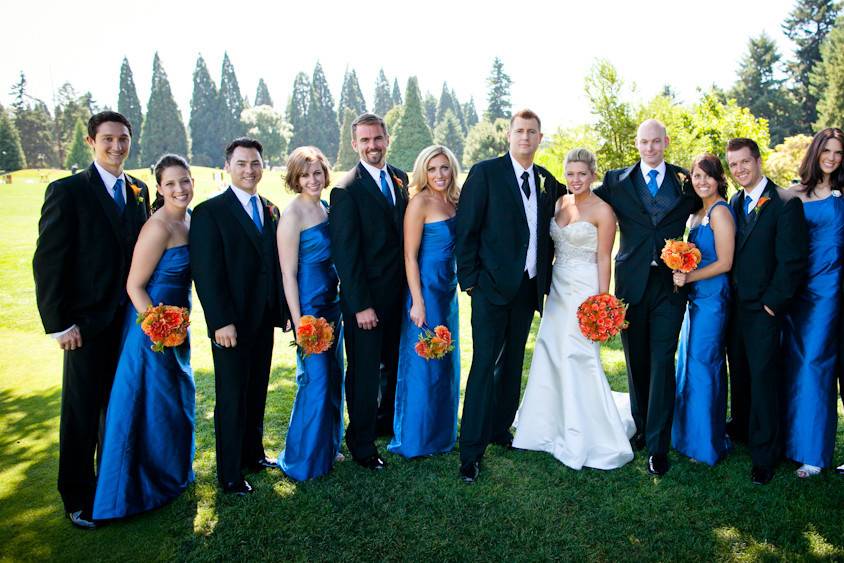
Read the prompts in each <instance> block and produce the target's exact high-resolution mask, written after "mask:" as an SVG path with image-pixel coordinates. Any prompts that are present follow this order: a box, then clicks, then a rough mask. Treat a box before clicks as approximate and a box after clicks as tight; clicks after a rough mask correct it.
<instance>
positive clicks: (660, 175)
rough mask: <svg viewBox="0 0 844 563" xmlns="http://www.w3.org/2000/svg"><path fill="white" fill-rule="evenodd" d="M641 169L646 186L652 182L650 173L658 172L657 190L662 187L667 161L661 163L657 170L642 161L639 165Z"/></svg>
mask: <svg viewBox="0 0 844 563" xmlns="http://www.w3.org/2000/svg"><path fill="white" fill-rule="evenodd" d="M639 169H640V170H641V171H642V178H644V179H645V185H646V186H647V185H648V182H650V181H651V177H650V172H651V170H656V188H657V189H659V188H661V187H662V181H663V180H665V161H664V160H663V161H662V162H660V163H659V164H658V165H657V166H656V168H651V167H650V166H648V165H647V164H645V161H644V160H643V161H641V163H640V165H639Z"/></svg>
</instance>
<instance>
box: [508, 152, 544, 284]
mask: <svg viewBox="0 0 844 563" xmlns="http://www.w3.org/2000/svg"><path fill="white" fill-rule="evenodd" d="M510 161H511V162H512V163H513V172H514V173H515V174H516V184H517V185H518V186H519V195H520V196H522V204H523V205H524V207H525V216H526V217H527V224H528V231H529V232H530V238H529V239H528V249H527V254H526V255H525V271H526V272H527V273H528V277H529V278H531V279H533V278H535V277H536V244H537V242H536V241H537V239H536V206H537V201H536V200H537V199H539V198H538V197H537V191H536V171H535V169H534V166H533V164H531V165H530V166H529V167H528V168H527V169H525V168H522V165H521V164H519V162H518V161H517V160H516V159H515V158H513V155H512V154H511V155H510ZM524 172H527V173H528V185H529V186H530V197H527V196H525V192H524V191H522V174H523V173H524Z"/></svg>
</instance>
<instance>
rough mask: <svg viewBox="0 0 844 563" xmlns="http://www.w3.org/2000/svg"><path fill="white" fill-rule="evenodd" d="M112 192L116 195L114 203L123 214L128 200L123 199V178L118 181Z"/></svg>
mask: <svg viewBox="0 0 844 563" xmlns="http://www.w3.org/2000/svg"><path fill="white" fill-rule="evenodd" d="M112 190H113V191H114V195H113V196H112V197H113V198H114V203H116V204H117V209H118V210H119V211H120V213H123V210H124V209H125V208H126V199H125V198H124V197H123V178H118V179H117V181H116V182H115V183H114V187H113V188H112Z"/></svg>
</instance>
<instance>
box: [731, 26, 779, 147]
mask: <svg viewBox="0 0 844 563" xmlns="http://www.w3.org/2000/svg"><path fill="white" fill-rule="evenodd" d="M779 62H780V54H779V51H778V50H777V45H776V43H774V41H773V40H772V39H771V38H770V37H768V36H767V35H766V34H765V33H762V34H761V35H760V36H759V37H755V38H751V39H750V41H749V43H748V52H747V54H746V55H745V56H744V58H743V59H742V61H741V63H740V66H739V71H738V79H737V80H736V83H735V86H733V90H732V95H733V97H735V99H736V101H737V102H738V103H739V105H741V106H744V107H746V108H748V109H749V110H750V112H751V113H752V114H753V115H755V116H757V117H764V118H766V119H767V120H768V123H769V124H770V131H771V140H772V141H773V142H774V144H779V143H781V142H782V140H783V139H784V138H785V137H786V135H788V133H789V132H790V131H791V130H792V127H793V122H792V117H793V116H792V112H793V110H794V103H793V102H792V100H791V98H790V96H789V94H788V91H787V90H786V89H785V87H784V86H783V82H784V80H783V79H781V78H778V77H777V66H778V65H779Z"/></svg>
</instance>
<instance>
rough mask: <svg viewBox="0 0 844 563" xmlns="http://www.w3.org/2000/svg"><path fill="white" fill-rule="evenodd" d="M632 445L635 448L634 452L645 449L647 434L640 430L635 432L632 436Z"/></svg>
mask: <svg viewBox="0 0 844 563" xmlns="http://www.w3.org/2000/svg"><path fill="white" fill-rule="evenodd" d="M630 447H631V448H633V451H634V452H638V451H639V450H642V449H644V447H645V435H644V434H641V433H639V432H637V433H635V434H633V437H632V438H630Z"/></svg>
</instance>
